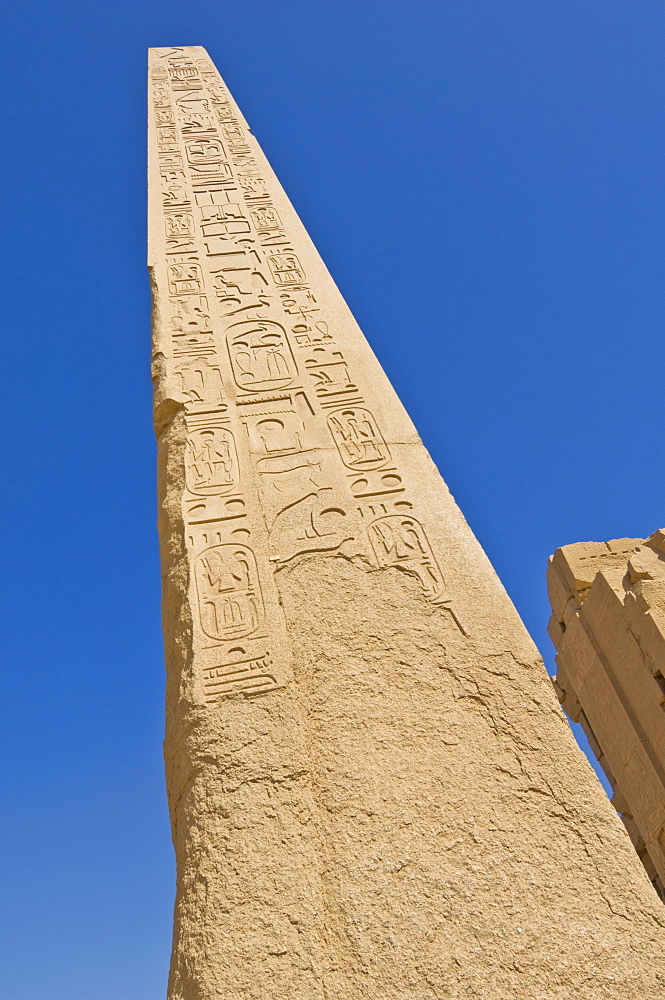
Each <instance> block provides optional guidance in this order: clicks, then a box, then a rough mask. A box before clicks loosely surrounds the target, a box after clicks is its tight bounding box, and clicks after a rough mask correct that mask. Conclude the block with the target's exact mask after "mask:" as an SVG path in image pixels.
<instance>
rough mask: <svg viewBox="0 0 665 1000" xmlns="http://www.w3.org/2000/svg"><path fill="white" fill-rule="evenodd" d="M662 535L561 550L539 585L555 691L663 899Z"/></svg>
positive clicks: (664, 656) (664, 694)
mask: <svg viewBox="0 0 665 1000" xmlns="http://www.w3.org/2000/svg"><path fill="white" fill-rule="evenodd" d="M664 537H665V534H664V533H663V532H662V531H657V532H655V534H654V535H652V536H651V537H650V538H648V539H646V541H644V540H642V539H641V538H621V539H616V540H614V541H611V542H580V543H577V544H575V545H566V546H564V547H563V548H561V549H557V551H556V552H555V554H554V556H553V557H552V560H551V563H550V568H549V572H548V585H549V591H550V600H551V603H552V610H553V614H552V621H551V622H550V634H551V635H552V638H553V641H554V643H555V645H556V647H557V664H558V671H557V676H556V680H555V684H554V686H555V690H556V693H557V695H558V697H559V700H560V702H561V703H562V705H563V707H564V708H565V710H566V711H567V712H568V714H569V715H570V716H571V718H572V719H573V720H574V721H575V722H581V723H582V725H583V726H584V729H585V731H586V733H587V736H588V737H589V742H590V744H591V747H592V749H593V751H594V753H595V754H596V756H597V757H598V759H599V761H600V763H601V764H602V766H603V768H604V769H605V771H606V773H607V775H608V778H609V779H610V782H611V784H612V786H613V788H614V796H613V799H612V801H613V803H614V805H615V807H616V809H617V810H618V812H620V813H621V814H622V818H623V820H624V824H625V826H626V829H627V830H628V832H629V834H630V837H631V839H632V841H633V843H634V845H635V847H636V849H637V851H638V854H639V855H640V857H641V858H642V861H643V863H644V865H645V868H646V869H647V871H648V873H649V877H650V878H651V879H652V881H653V882H654V885H655V887H656V888H657V890H658V891H659V892H660V893H661V895H663V896H664V897H665V892H664V890H663V886H664V885H665V710H664V709H665V678H664V676H663V675H664V674H665V629H664V628H663V625H664V624H665V622H664V619H663V614H662V612H663V607H665V548H664V547H663V539H664Z"/></svg>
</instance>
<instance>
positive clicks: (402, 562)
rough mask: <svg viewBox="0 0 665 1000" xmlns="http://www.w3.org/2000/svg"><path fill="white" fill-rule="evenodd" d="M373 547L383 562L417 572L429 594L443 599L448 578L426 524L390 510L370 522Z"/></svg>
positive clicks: (426, 592) (415, 573)
mask: <svg viewBox="0 0 665 1000" xmlns="http://www.w3.org/2000/svg"><path fill="white" fill-rule="evenodd" d="M369 536H370V540H371V542H372V548H373V549H374V554H375V555H376V558H377V561H378V563H379V565H380V566H391V567H396V568H397V569H401V570H404V571H405V572H407V573H411V574H412V575H413V576H416V577H417V578H418V580H419V581H420V585H421V586H422V588H423V591H424V592H425V594H426V595H427V596H428V597H429V598H430V599H431V600H436V599H441V598H442V597H443V591H444V586H445V583H444V579H443V575H442V573H441V570H440V569H439V566H438V564H437V561H436V559H435V558H434V553H433V552H432V549H431V548H430V544H429V542H428V540H427V536H426V535H425V531H424V529H423V527H422V525H421V524H420V523H419V522H418V521H416V519H415V518H414V517H409V516H405V515H402V514H390V515H388V516H387V517H380V518H377V520H376V521H373V522H372V524H370V526H369Z"/></svg>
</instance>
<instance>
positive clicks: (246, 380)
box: [226, 320, 297, 392]
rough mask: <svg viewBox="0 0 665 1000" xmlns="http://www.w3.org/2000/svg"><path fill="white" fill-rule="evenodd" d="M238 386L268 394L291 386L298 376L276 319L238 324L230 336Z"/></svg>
mask: <svg viewBox="0 0 665 1000" xmlns="http://www.w3.org/2000/svg"><path fill="white" fill-rule="evenodd" d="M226 342H227V345H228V349H229V357H230V358H231V367H232V369H233V377H234V379H235V382H236V385H237V386H238V387H239V388H240V389H244V390H245V391H247V392H265V391H266V390H271V389H283V388H285V387H286V386H288V385H291V383H292V382H293V380H294V379H295V377H296V375H297V369H296V363H295V358H294V357H293V353H292V352H291V348H290V346H289V341H288V339H287V336H286V331H285V330H284V327H283V326H281V325H280V324H279V323H275V322H274V321H272V320H256V321H254V320H249V321H246V322H242V323H234V324H233V325H232V326H231V327H230V328H229V331H228V333H227V335H226Z"/></svg>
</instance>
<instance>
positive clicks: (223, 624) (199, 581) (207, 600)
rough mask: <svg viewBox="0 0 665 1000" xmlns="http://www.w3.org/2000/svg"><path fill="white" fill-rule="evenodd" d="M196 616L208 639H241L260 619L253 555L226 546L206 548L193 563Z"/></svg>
mask: <svg viewBox="0 0 665 1000" xmlns="http://www.w3.org/2000/svg"><path fill="white" fill-rule="evenodd" d="M194 574H195V578H196V590H197V594H198V605H199V617H200V624H201V628H202V630H203V631H204V632H205V634H206V635H207V636H209V637H210V638H211V639H240V638H242V637H243V636H247V635H251V633H252V632H254V631H256V629H257V628H258V626H259V624H260V623H261V622H262V620H263V601H262V598H261V589H260V585H259V577H258V572H257V568H256V560H255V558H254V553H253V552H252V550H251V549H249V548H248V547H247V546H246V545H240V544H239V543H229V544H222V545H214V546H211V547H210V548H208V549H205V550H204V551H203V552H202V553H201V554H200V555H199V556H198V557H197V559H196V561H195V563H194Z"/></svg>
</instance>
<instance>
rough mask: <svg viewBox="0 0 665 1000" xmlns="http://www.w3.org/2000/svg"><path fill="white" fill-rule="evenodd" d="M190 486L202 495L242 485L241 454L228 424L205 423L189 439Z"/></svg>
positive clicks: (214, 493) (215, 493) (188, 479)
mask: <svg viewBox="0 0 665 1000" xmlns="http://www.w3.org/2000/svg"><path fill="white" fill-rule="evenodd" d="M185 465H186V477H187V488H188V489H189V491H190V493H193V494H195V495H200V496H219V495H221V494H225V493H232V492H233V491H234V490H235V489H237V487H238V456H237V454H236V446H235V441H234V439H233V434H232V433H231V431H230V430H228V428H226V427H221V426H214V425H212V426H210V425H209V426H204V427H200V428H198V429H197V430H195V431H193V432H192V433H191V434H190V435H189V437H188V439H187V453H186V456H185Z"/></svg>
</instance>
